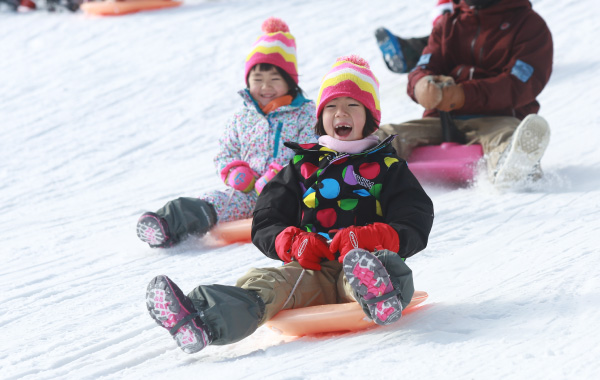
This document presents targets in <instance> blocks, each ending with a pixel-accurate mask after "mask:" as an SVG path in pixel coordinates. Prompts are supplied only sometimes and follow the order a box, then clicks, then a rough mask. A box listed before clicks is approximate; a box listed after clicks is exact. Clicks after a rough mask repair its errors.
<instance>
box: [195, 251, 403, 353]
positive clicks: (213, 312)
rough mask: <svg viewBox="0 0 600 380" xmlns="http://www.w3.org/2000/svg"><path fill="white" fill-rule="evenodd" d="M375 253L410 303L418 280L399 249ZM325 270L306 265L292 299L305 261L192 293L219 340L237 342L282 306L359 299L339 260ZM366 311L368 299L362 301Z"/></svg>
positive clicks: (254, 270)
mask: <svg viewBox="0 0 600 380" xmlns="http://www.w3.org/2000/svg"><path fill="white" fill-rule="evenodd" d="M375 256H377V257H378V258H379V260H381V262H382V263H383V265H384V266H385V268H386V269H387V271H388V273H389V275H390V278H391V281H392V284H393V285H394V289H399V290H400V293H399V294H398V298H399V299H400V302H401V303H402V307H403V308H405V307H406V306H407V305H408V303H409V302H410V300H411V298H412V296H413V293H414V285H413V279H412V271H411V269H410V268H409V267H408V266H407V265H406V264H405V263H404V261H403V260H402V259H401V258H400V256H398V254H396V253H395V252H391V251H387V250H383V251H376V252H375ZM321 266H322V269H321V270H320V271H313V270H306V272H305V273H304V275H303V276H302V279H301V280H300V282H299V283H298V286H297V287H296V290H295V291H294V293H293V295H292V297H291V298H290V300H289V302H288V303H287V304H285V303H286V300H287V299H288V297H289V296H290V294H291V292H292V289H293V288H294V285H295V284H296V282H297V281H298V278H300V275H301V274H302V270H303V269H302V267H301V266H300V265H299V264H298V263H297V262H292V263H289V264H286V265H283V266H279V267H275V268H251V269H250V270H249V271H248V272H247V273H246V274H245V275H244V276H242V277H241V278H240V279H238V281H237V283H236V285H235V286H226V285H201V286H198V287H197V288H196V289H194V290H192V291H191V292H190V293H189V294H188V297H189V298H190V299H191V300H192V302H193V303H194V306H195V307H196V309H197V310H201V311H202V312H203V313H204V317H203V320H204V322H205V323H206V324H207V325H208V327H209V328H210V329H211V332H212V333H213V337H214V338H213V342H212V344H215V345H224V344H229V343H234V342H237V341H239V340H241V339H243V338H245V337H247V336H249V335H250V334H252V333H253V332H254V331H255V330H256V329H257V328H258V327H259V326H261V325H262V324H263V323H265V322H266V321H268V320H269V319H271V318H272V317H273V316H274V315H275V314H277V313H278V312H279V311H280V310H284V309H297V308H301V307H307V306H316V305H325V304H337V303H347V302H355V301H356V299H357V298H358V299H360V298H359V297H357V298H355V297H354V295H353V291H352V288H351V287H350V285H349V284H348V281H347V279H346V276H344V272H343V270H342V264H340V263H339V262H338V261H327V262H323V263H322V264H321ZM361 306H362V307H363V310H365V313H366V315H367V316H370V314H369V311H368V308H367V305H366V304H362V305H361Z"/></svg>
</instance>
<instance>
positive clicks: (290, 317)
mask: <svg viewBox="0 0 600 380" xmlns="http://www.w3.org/2000/svg"><path fill="white" fill-rule="evenodd" d="M427 297H428V295H427V293H426V292H423V291H420V290H417V291H415V294H414V295H413V298H412V300H411V301H410V303H409V304H408V306H406V308H404V310H403V311H402V314H405V313H406V312H410V309H411V308H413V307H414V306H416V305H418V304H420V303H422V302H424V301H425V300H426V299H427ZM266 325H267V327H269V328H270V329H271V330H274V331H276V332H279V333H281V334H282V335H289V336H304V335H315V334H322V333H332V332H344V331H358V330H364V329H366V328H369V327H373V326H377V324H376V323H375V322H373V321H372V320H370V319H369V318H367V317H366V316H365V313H364V312H363V310H362V308H361V307H360V306H359V304H358V302H350V303H342V304H335V305H320V306H310V307H304V308H300V309H290V310H282V311H280V312H279V313H277V315H275V316H274V317H273V318H271V320H270V321H268V322H267V323H266Z"/></svg>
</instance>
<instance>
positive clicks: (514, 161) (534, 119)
mask: <svg viewBox="0 0 600 380" xmlns="http://www.w3.org/2000/svg"><path fill="white" fill-rule="evenodd" d="M549 142H550V127H549V126H548V122H546V120H544V118H543V117H541V116H539V115H536V114H531V115H528V116H527V117H526V118H525V119H523V121H521V124H519V126H518V127H517V129H516V130H515V132H514V133H513V136H512V138H511V141H510V144H509V145H508V147H507V148H506V149H505V150H504V152H503V153H502V156H501V157H500V160H499V161H498V165H497V167H496V172H495V174H494V178H493V180H494V184H496V185H499V186H502V185H506V184H509V183H514V182H517V181H520V180H525V179H527V178H528V177H531V176H533V177H535V176H536V174H537V175H538V176H539V175H540V174H541V168H540V165H539V162H540V160H541V158H542V156H543V155H544V152H545V151H546V147H547V146H548V143H549Z"/></svg>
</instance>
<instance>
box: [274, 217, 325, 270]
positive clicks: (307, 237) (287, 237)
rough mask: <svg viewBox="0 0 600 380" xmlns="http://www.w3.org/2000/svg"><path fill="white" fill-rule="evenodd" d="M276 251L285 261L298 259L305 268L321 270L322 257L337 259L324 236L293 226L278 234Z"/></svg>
mask: <svg viewBox="0 0 600 380" xmlns="http://www.w3.org/2000/svg"><path fill="white" fill-rule="evenodd" d="M275 251H277V255H278V256H279V258H280V259H281V260H283V262H284V263H289V262H291V261H292V260H296V261H297V262H298V264H300V265H301V266H302V268H304V269H312V270H321V260H322V259H327V260H330V261H331V260H334V259H335V257H334V255H333V253H332V252H331V251H330V250H329V247H328V246H327V240H325V238H324V237H323V236H321V235H319V234H316V233H314V232H306V231H303V230H301V229H300V228H298V227H293V226H290V227H288V228H286V229H285V230H283V231H281V232H280V233H279V235H277V238H276V239H275Z"/></svg>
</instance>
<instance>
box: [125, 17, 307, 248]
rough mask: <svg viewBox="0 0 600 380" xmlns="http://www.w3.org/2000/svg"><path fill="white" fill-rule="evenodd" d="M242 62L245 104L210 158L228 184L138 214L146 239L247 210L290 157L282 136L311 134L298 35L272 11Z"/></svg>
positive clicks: (175, 237) (176, 235) (246, 214)
mask: <svg viewBox="0 0 600 380" xmlns="http://www.w3.org/2000/svg"><path fill="white" fill-rule="evenodd" d="M262 30H263V32H264V34H262V35H261V36H259V37H258V39H257V40H256V42H255V43H254V44H253V45H252V48H251V50H250V52H249V53H248V55H247V57H246V61H245V65H244V81H245V84H246V88H245V89H243V90H241V91H240V92H239V94H240V96H241V97H242V100H243V108H242V109H241V110H239V111H237V112H236V113H235V114H234V115H233V117H232V118H231V119H230V121H229V123H228V124H227V125H226V126H225V129H224V133H223V136H222V137H221V139H220V140H219V152H218V153H217V155H216V157H215V159H214V163H215V166H216V167H217V173H219V174H220V176H221V179H222V180H223V182H224V183H225V185H226V186H227V187H228V188H227V189H224V190H215V191H211V192H208V193H205V194H203V195H201V196H200V197H182V198H178V199H175V200H173V201H169V202H167V204H166V205H165V206H164V207H162V208H161V209H159V210H158V211H156V212H146V213H144V214H143V215H142V216H141V217H140V219H139V220H138V225H137V235H138V237H139V238H140V239H141V240H142V241H144V242H146V243H148V244H149V245H150V247H160V248H163V247H170V246H172V245H174V244H176V243H178V242H179V241H181V240H182V239H184V238H185V237H187V236H188V235H189V234H193V235H196V236H202V235H204V234H205V233H206V232H207V231H208V230H209V229H211V228H212V227H213V226H214V225H215V224H216V223H218V222H227V221H233V220H239V219H246V218H250V217H252V210H253V209H254V205H255V203H256V198H257V196H258V194H259V193H260V191H261V190H262V188H263V187H264V186H265V184H266V183H267V182H268V181H269V180H270V179H271V178H273V177H274V176H275V174H276V173H277V172H278V171H279V170H281V168H282V167H283V165H285V164H287V162H288V161H289V160H290V158H292V156H293V152H292V151H291V150H289V149H285V147H284V145H283V143H284V142H285V141H302V142H310V141H315V137H316V136H315V135H314V132H313V130H312V128H313V126H314V125H315V122H316V118H315V103H314V102H313V101H312V100H308V99H306V98H305V97H304V95H303V92H302V89H301V88H300V87H299V86H298V63H297V58H296V41H295V39H294V36H292V34H291V33H290V30H289V27H288V25H287V24H286V23H285V22H284V21H282V20H281V19H278V18H274V17H271V18H268V19H267V20H265V21H264V23H263V24H262Z"/></svg>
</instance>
